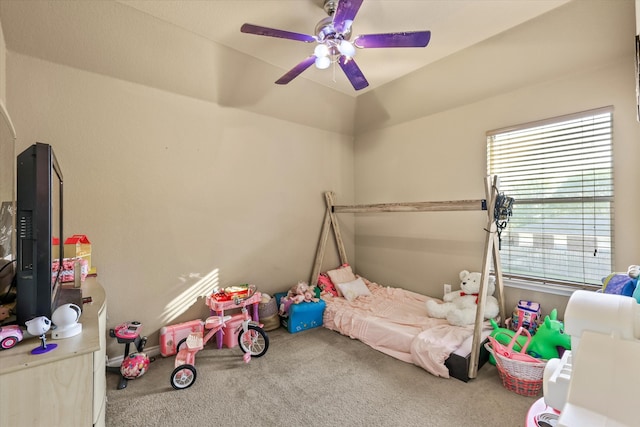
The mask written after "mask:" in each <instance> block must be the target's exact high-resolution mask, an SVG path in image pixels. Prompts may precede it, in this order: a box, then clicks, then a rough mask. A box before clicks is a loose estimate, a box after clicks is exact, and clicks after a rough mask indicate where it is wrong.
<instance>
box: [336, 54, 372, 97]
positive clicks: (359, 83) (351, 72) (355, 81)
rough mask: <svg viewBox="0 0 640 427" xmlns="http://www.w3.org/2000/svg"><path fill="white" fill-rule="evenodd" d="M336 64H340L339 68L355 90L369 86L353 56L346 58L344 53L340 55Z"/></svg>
mask: <svg viewBox="0 0 640 427" xmlns="http://www.w3.org/2000/svg"><path fill="white" fill-rule="evenodd" d="M338 64H340V68H342V71H344V73H345V74H346V75H347V78H348V79H349V81H350V82H351V85H352V86H353V88H354V89H355V90H360V89H364V88H365V87H367V86H369V82H368V81H367V79H366V78H365V77H364V74H362V71H360V67H358V64H356V61H354V60H353V58H347V57H346V56H344V55H341V56H340V58H338Z"/></svg>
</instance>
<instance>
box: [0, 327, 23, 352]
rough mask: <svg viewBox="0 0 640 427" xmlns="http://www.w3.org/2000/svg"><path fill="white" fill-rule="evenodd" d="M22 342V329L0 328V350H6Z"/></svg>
mask: <svg viewBox="0 0 640 427" xmlns="http://www.w3.org/2000/svg"><path fill="white" fill-rule="evenodd" d="M20 341H22V329H20V326H18V325H7V326H2V327H0V349H2V350H7V349H9V348H11V347H13V346H14V345H16V344H18V343H19V342H20Z"/></svg>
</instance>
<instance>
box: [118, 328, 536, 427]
mask: <svg viewBox="0 0 640 427" xmlns="http://www.w3.org/2000/svg"><path fill="white" fill-rule="evenodd" d="M268 335H269V339H270V347H269V350H268V352H267V353H266V354H265V355H264V356H263V357H261V358H253V359H252V360H251V362H250V363H249V364H248V365H247V364H245V363H244V362H243V361H242V352H241V351H240V349H239V348H237V347H236V348H233V349H227V348H224V349H220V350H218V349H216V348H215V344H213V345H212V344H209V345H208V346H207V348H205V349H204V350H202V351H200V352H199V353H198V354H197V356H196V363H195V366H196V369H197V379H196V381H195V383H194V384H193V385H192V386H191V387H190V388H188V389H185V390H174V389H173V388H172V386H171V384H170V380H169V377H170V374H171V372H172V370H173V367H174V366H173V364H174V358H173V357H169V358H162V357H159V358H158V359H157V360H156V361H155V362H153V363H151V365H150V368H149V371H148V372H147V373H146V374H144V376H142V377H140V378H139V379H136V380H133V381H129V383H128V386H127V388H125V389H123V390H117V384H118V379H119V378H118V375H117V374H116V373H112V372H108V373H107V399H108V400H107V412H106V424H107V426H112V427H116V426H118V427H119V426H137V427H143V426H178V425H192V426H206V425H221V426H280V427H281V426H427V427H428V426H456V427H458V426H459V427H463V426H474V427H475V426H491V427H517V426H522V425H524V421H525V417H526V414H527V410H528V409H529V407H530V406H531V404H533V403H534V402H535V400H536V398H533V397H524V396H520V395H517V394H515V393H513V392H511V391H508V390H506V389H505V388H504V387H503V386H502V383H501V382H500V379H499V378H498V373H497V370H496V368H495V367H494V366H492V365H489V364H485V365H484V366H483V367H482V368H481V369H480V370H479V372H478V377H477V378H476V379H474V380H471V381H470V382H468V383H464V382H462V381H459V380H457V379H453V378H451V379H444V378H437V377H435V376H433V375H431V374H429V373H428V372H426V371H424V370H423V369H421V368H419V367H417V366H414V365H411V364H408V363H404V362H401V361H398V360H396V359H393V358H391V357H389V356H387V355H385V354H383V353H380V352H378V351H376V350H373V349H371V348H370V347H368V346H366V345H364V344H363V343H361V342H359V341H356V340H352V339H350V338H348V337H345V336H342V335H340V334H338V333H336V332H333V331H330V330H328V329H325V328H316V329H312V330H308V331H304V332H300V333H297V334H289V333H288V332H287V331H286V330H284V329H282V328H280V329H277V330H274V331H270V332H268Z"/></svg>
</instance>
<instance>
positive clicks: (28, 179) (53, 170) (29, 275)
mask: <svg viewBox="0 0 640 427" xmlns="http://www.w3.org/2000/svg"><path fill="white" fill-rule="evenodd" d="M62 183H63V179H62V171H61V169H60V165H59V164H58V160H57V159H56V155H55V153H54V152H53V148H52V147H51V146H50V145H48V144H43V143H40V142H37V143H35V144H33V145H32V146H30V147H29V148H27V149H26V150H24V151H23V152H22V153H20V154H19V155H18V158H17V165H16V261H17V265H16V320H17V322H18V324H21V325H24V323H25V322H26V321H28V320H30V319H33V318H34V317H38V316H46V317H47V318H49V319H51V313H52V311H53V310H54V309H55V308H56V298H57V294H58V291H59V289H60V268H57V269H55V270H54V267H53V266H54V264H55V265H57V266H58V267H60V266H62V257H63V255H64V242H63V234H62V210H63V209H62V208H63V203H62V200H63V199H62V196H63V191H62ZM56 261H57V262H56Z"/></svg>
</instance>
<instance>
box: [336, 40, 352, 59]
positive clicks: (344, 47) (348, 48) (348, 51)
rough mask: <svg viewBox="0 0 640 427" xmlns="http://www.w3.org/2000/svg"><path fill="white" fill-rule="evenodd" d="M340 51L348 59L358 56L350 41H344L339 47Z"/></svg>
mask: <svg viewBox="0 0 640 427" xmlns="http://www.w3.org/2000/svg"><path fill="white" fill-rule="evenodd" d="M338 50H339V51H340V53H341V54H343V55H344V56H346V57H348V58H353V57H354V56H355V54H356V48H355V47H354V46H353V44H352V43H351V42H349V41H348V40H342V41H341V42H340V44H339V45H338Z"/></svg>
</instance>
